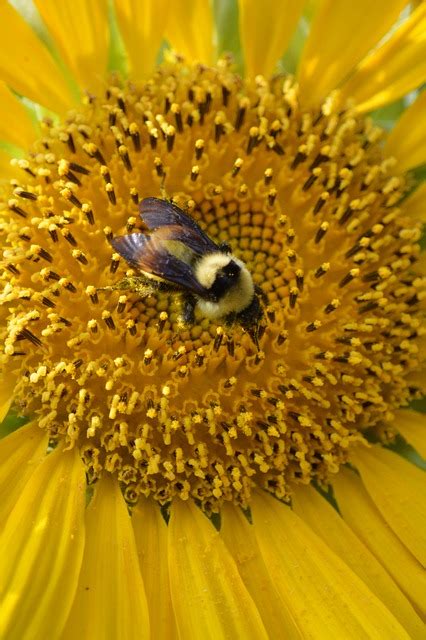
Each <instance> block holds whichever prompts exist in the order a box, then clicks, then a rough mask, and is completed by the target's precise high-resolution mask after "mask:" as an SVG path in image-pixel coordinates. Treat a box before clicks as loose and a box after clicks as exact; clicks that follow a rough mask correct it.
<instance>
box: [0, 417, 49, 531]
mask: <svg viewBox="0 0 426 640" xmlns="http://www.w3.org/2000/svg"><path fill="white" fill-rule="evenodd" d="M47 440H48V438H47V433H46V432H45V431H43V430H42V429H40V428H39V427H38V426H37V424H36V423H35V422H31V423H30V424H27V425H25V427H21V428H20V429H17V430H16V431H14V432H13V433H11V434H10V435H8V436H6V437H5V438H2V439H1V440H0V531H1V529H2V527H3V524H4V522H5V521H6V518H7V517H8V516H9V514H10V512H11V510H12V509H13V507H14V505H15V503H16V502H17V500H18V498H19V496H20V495H21V492H22V490H23V488H24V486H25V485H26V483H27V481H28V479H29V477H30V476H31V474H32V473H33V471H34V469H35V468H36V467H37V466H38V465H39V464H40V462H41V461H42V460H43V458H44V457H45V455H46V450H47Z"/></svg>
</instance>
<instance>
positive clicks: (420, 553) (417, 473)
mask: <svg viewBox="0 0 426 640" xmlns="http://www.w3.org/2000/svg"><path fill="white" fill-rule="evenodd" d="M351 461H352V462H353V463H354V464H355V466H356V467H357V468H358V471H359V472H360V474H361V480H362V482H363V483H364V486H365V488H366V489H367V491H368V493H369V494H370V496H371V497H372V499H373V501H374V503H375V504H376V506H377V508H378V509H379V511H380V513H381V514H382V516H383V518H384V519H385V520H386V522H387V523H388V524H389V526H390V527H392V529H393V530H394V532H395V533H396V535H397V536H398V537H399V538H400V539H401V540H402V542H403V543H404V544H405V545H406V546H407V547H408V549H410V551H411V553H412V554H413V555H414V556H416V558H417V559H418V560H419V561H420V562H421V563H422V564H423V566H425V567H426V536H425V531H426V499H425V491H424V490H425V480H426V478H425V474H424V472H423V471H421V470H420V469H419V468H418V467H416V466H414V465H413V464H411V463H410V462H407V460H405V459H404V458H402V457H401V456H399V455H398V454H396V453H393V451H389V450H388V449H384V448H383V447H381V446H380V445H376V446H374V447H371V448H368V449H367V448H363V449H360V448H357V449H356V450H354V452H353V454H351Z"/></svg>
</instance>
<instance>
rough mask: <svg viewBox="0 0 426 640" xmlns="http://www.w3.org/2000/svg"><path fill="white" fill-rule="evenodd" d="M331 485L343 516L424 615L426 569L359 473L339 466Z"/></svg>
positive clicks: (425, 604)
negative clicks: (382, 510)
mask: <svg viewBox="0 0 426 640" xmlns="http://www.w3.org/2000/svg"><path fill="white" fill-rule="evenodd" d="M333 489H334V493H335V495H336V499H337V503H338V506H339V509H340V512H341V514H342V515H343V518H344V520H345V521H346V522H347V523H348V524H349V526H350V527H351V529H353V531H355V533H356V534H357V536H358V537H359V538H360V539H361V540H362V541H363V542H364V544H365V545H366V547H368V548H369V549H370V551H371V552H372V553H373V554H374V555H375V556H376V558H377V559H378V560H379V561H380V562H381V563H382V565H383V566H384V567H385V569H387V571H388V572H389V573H390V575H391V576H392V577H393V579H394V580H395V582H396V583H397V584H398V585H399V586H400V587H401V589H402V591H404V593H405V594H406V596H407V597H408V598H409V599H410V600H411V602H412V603H413V605H414V607H415V609H416V610H417V612H418V613H419V614H421V615H422V616H426V602H425V597H424V594H425V593H426V575H425V572H424V570H423V568H422V567H421V565H420V563H419V562H418V561H417V560H416V559H415V558H414V557H413V556H412V555H411V553H410V552H409V551H408V549H407V548H406V547H405V545H403V544H402V542H401V541H400V539H399V538H398V537H397V536H396V535H395V534H394V532H393V531H392V529H391V528H390V527H389V526H388V525H387V524H386V522H385V521H384V520H383V518H382V516H381V514H380V512H379V511H378V509H376V507H375V505H374V503H373V501H372V500H371V498H370V497H369V495H368V493H367V492H366V490H365V489H364V487H363V484H362V482H361V480H360V479H359V477H358V476H357V475H356V474H355V473H354V472H353V471H349V470H348V469H341V470H340V471H339V473H338V475H337V476H336V478H335V479H334V480H333Z"/></svg>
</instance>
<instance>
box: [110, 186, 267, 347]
mask: <svg viewBox="0 0 426 640" xmlns="http://www.w3.org/2000/svg"><path fill="white" fill-rule="evenodd" d="M139 212H140V216H141V218H142V220H143V222H144V223H145V225H146V226H147V227H148V229H149V230H150V231H151V233H150V234H148V235H147V234H144V233H132V234H129V235H125V236H118V237H116V238H113V239H112V240H111V244H112V246H113V247H114V249H115V250H116V251H117V253H119V254H120V255H121V256H122V257H123V258H124V259H125V260H126V261H127V262H128V263H129V264H130V265H131V266H132V267H134V268H135V269H137V270H138V272H139V275H137V276H135V277H126V278H123V279H122V280H121V281H120V282H118V283H117V284H116V285H114V286H112V287H105V289H107V290H113V289H130V290H133V291H136V292H137V293H139V294H140V295H141V296H142V297H144V296H148V295H151V294H153V293H155V291H166V292H172V291H176V292H177V293H180V295H181V296H182V299H183V313H182V320H183V322H184V323H185V324H193V323H194V321H195V311H196V310H198V311H199V313H200V314H201V315H202V316H204V317H206V318H209V319H210V320H222V319H223V320H224V321H225V322H226V323H227V324H233V323H238V324H240V325H241V327H242V328H243V329H244V330H245V331H247V333H248V334H249V335H250V337H251V339H252V340H253V342H254V343H255V344H256V346H258V333H259V322H260V320H261V318H262V316H263V311H262V307H261V304H260V300H259V296H261V295H262V292H261V291H260V290H259V289H258V288H257V287H256V286H255V284H254V283H253V279H252V277H251V274H250V272H249V270H248V269H247V267H246V265H245V264H244V262H243V261H242V260H240V259H239V258H237V257H236V256H234V255H233V254H232V252H231V248H230V247H229V245H227V244H225V243H221V244H216V243H215V242H213V240H211V238H209V236H208V235H207V234H206V233H204V231H202V229H200V227H199V226H198V224H197V223H196V222H195V221H194V220H193V219H192V218H191V217H190V216H189V215H188V214H187V213H185V212H184V211H182V209H180V208H179V207H178V206H177V205H175V204H174V203H172V202H170V201H168V200H161V199H159V198H145V199H144V200H142V201H141V202H140V203H139Z"/></svg>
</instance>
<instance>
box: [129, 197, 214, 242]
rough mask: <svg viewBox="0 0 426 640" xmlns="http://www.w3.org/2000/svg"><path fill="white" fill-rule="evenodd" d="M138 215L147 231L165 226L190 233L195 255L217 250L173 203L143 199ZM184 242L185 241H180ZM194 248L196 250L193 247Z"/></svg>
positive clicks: (205, 235) (195, 224)
mask: <svg viewBox="0 0 426 640" xmlns="http://www.w3.org/2000/svg"><path fill="white" fill-rule="evenodd" d="M139 213H140V216H141V218H142V220H143V221H144V223H145V224H146V226H147V227H148V229H158V228H159V227H165V226H169V225H170V226H178V227H181V229H182V230H188V231H191V233H190V234H188V235H189V236H190V242H191V243H192V244H193V246H191V249H193V251H196V252H197V253H200V254H204V253H212V252H214V251H217V250H218V246H217V245H216V244H215V243H214V242H213V240H211V239H210V238H209V236H208V235H207V234H206V233H204V231H203V230H202V229H200V227H199V226H198V224H197V223H196V222H195V220H193V219H192V218H191V217H190V216H189V215H187V214H186V213H185V212H184V211H182V209H180V208H179V207H178V206H177V205H175V204H173V202H169V201H168V200H161V199H160V198H144V200H142V201H141V202H140V203H139ZM182 242H185V240H182ZM194 246H196V247H197V249H194V248H193V247H194Z"/></svg>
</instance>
